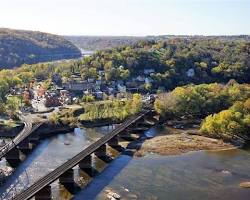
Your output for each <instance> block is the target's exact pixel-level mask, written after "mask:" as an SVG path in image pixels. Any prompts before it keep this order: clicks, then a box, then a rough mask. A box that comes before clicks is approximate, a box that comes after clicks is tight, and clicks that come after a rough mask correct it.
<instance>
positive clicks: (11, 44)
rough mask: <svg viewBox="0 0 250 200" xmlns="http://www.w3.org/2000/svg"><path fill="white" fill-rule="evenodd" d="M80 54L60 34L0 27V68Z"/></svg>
mask: <svg viewBox="0 0 250 200" xmlns="http://www.w3.org/2000/svg"><path fill="white" fill-rule="evenodd" d="M80 56H81V51H80V50H79V49H78V48H77V47H76V46H75V45H74V44H72V43H71V42H69V41H68V40H66V39H65V38H64V37H62V36H58V35H53V34H49V33H43V32H38V31H26V30H14V29H7V28H0V69H3V68H13V67H18V66H20V65H21V64H24V63H27V64H33V63H37V62H47V61H53V60H60V59H71V58H78V57H80Z"/></svg>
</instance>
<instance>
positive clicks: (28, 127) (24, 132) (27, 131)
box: [0, 117, 41, 160]
mask: <svg viewBox="0 0 250 200" xmlns="http://www.w3.org/2000/svg"><path fill="white" fill-rule="evenodd" d="M22 120H23V122H24V128H23V130H22V131H21V132H20V133H19V134H18V135H17V136H16V137H15V138H14V139H13V140H12V141H11V142H9V143H7V144H6V145H5V146H4V147H2V148H1V149H0V160H1V159H2V157H4V156H5V155H6V154H7V153H8V152H9V151H10V150H12V149H13V148H15V147H16V146H18V145H19V144H20V143H21V142H22V141H23V140H24V139H26V138H27V137H28V136H29V135H30V134H31V133H33V132H34V131H35V130H36V129H37V128H39V127H40V126H41V123H40V124H36V125H35V126H34V127H32V123H31V122H30V121H29V120H28V119H26V118H24V117H22Z"/></svg>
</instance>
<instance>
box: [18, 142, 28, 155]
mask: <svg viewBox="0 0 250 200" xmlns="http://www.w3.org/2000/svg"><path fill="white" fill-rule="evenodd" d="M18 149H20V151H22V152H23V153H24V154H27V153H29V152H30V151H31V147H30V143H29V141H28V140H24V141H22V142H21V143H20V144H19V145H18Z"/></svg>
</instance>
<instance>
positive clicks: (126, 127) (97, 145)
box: [13, 110, 157, 200]
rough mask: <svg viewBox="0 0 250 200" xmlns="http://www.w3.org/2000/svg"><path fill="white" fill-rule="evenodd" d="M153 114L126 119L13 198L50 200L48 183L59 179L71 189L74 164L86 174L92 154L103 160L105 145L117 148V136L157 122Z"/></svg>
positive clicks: (118, 146) (149, 112)
mask: <svg viewBox="0 0 250 200" xmlns="http://www.w3.org/2000/svg"><path fill="white" fill-rule="evenodd" d="M154 114H155V113H154V111H152V110H144V111H142V112H140V113H139V114H137V115H136V116H134V117H132V118H130V119H128V120H126V121H125V122H123V123H122V124H120V125H119V126H118V127H116V128H115V129H114V130H113V131H111V132H110V133H108V134H106V135H105V136H103V137H102V138H100V139H99V140H97V141H96V142H94V143H93V144H91V145H90V146H88V147H87V148H85V149H84V150H82V151H81V152H80V153H78V154H77V155H76V156H74V157H73V158H71V159H69V160H68V161H66V162H65V163H64V164H62V165H61V166H59V167H58V168H56V169H55V170H54V171H52V172H50V173H48V174H47V175H46V176H44V177H42V178H41V179H39V180H38V181H37V182H35V183H34V184H33V185H31V186H30V187H29V188H27V189H26V190H24V191H23V192H21V193H20V194H18V195H16V196H15V197H14V198H13V199H14V200H26V199H30V198H32V197H35V199H36V200H50V199H52V191H51V186H50V184H51V183H53V182H54V181H56V180H59V183H60V184H62V185H64V186H65V188H67V189H68V190H69V191H70V190H72V188H73V187H75V185H76V184H75V181H74V171H73V168H74V167H75V166H77V165H78V166H79V168H80V169H81V170H83V171H85V172H86V173H87V174H91V173H92V158H93V155H95V156H96V157H98V158H100V159H103V160H105V159H106V157H107V152H106V148H107V145H108V146H110V147H112V148H115V149H119V148H120V147H121V146H120V145H119V138H121V137H124V136H126V137H128V135H129V134H130V133H131V132H132V131H133V130H139V127H142V126H143V127H144V128H143V129H142V128H141V129H140V130H139V131H144V130H145V129H149V128H150V127H151V126H153V125H154V124H155V123H157V119H156V118H155V115H154ZM126 137H125V138H126Z"/></svg>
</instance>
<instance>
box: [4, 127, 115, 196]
mask: <svg viewBox="0 0 250 200" xmlns="http://www.w3.org/2000/svg"><path fill="white" fill-rule="evenodd" d="M112 129H113V127H111V126H110V127H100V128H94V129H76V130H75V131H74V132H73V133H68V134H60V135H57V136H55V137H51V138H48V139H45V140H42V141H41V142H40V144H39V145H38V146H37V147H35V149H34V150H33V151H32V152H31V154H29V155H28V157H27V159H26V160H25V161H24V162H22V163H21V164H20V166H18V168H17V169H16V170H15V171H14V173H13V175H12V176H10V177H9V178H8V179H7V181H6V183H5V184H4V185H2V186H1V187H0V194H1V198H2V199H4V200H5V199H9V198H11V197H12V196H13V195H15V194H17V193H19V192H20V191H22V190H23V189H25V188H27V187H28V186H30V185H31V184H32V183H34V182H35V181H36V180H38V179H39V178H41V177H43V176H44V175H46V174H47V173H49V172H51V171H53V170H54V169H55V168H56V167H58V166H60V165H61V164H63V163H64V162H65V161H67V160H68V159H70V158H72V157H73V156H74V155H76V154H77V153H79V152H80V151H82V150H83V149H84V148H86V147H87V146H89V145H90V144H91V143H92V142H94V141H95V140H97V139H98V138H100V137H102V136H103V134H105V133H108V132H109V131H111V130H112ZM6 165H8V163H6V161H5V160H4V159H2V160H1V161H0V166H6Z"/></svg>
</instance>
